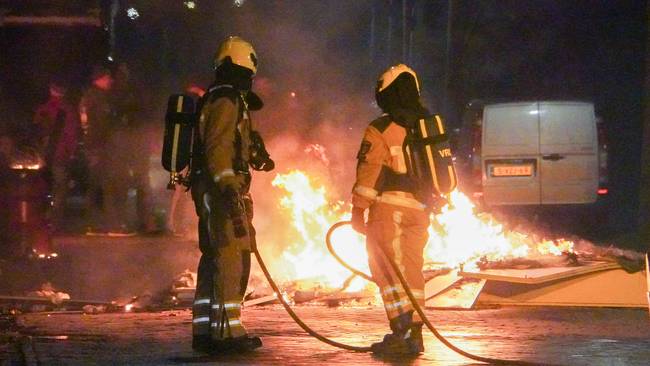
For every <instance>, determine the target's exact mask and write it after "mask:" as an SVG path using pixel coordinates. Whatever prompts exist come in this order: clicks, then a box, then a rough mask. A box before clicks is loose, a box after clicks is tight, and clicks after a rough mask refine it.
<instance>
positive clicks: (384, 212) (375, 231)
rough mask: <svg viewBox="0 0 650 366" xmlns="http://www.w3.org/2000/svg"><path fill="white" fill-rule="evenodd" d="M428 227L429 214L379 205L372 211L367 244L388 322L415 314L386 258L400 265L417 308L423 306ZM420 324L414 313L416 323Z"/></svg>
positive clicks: (373, 273)
mask: <svg viewBox="0 0 650 366" xmlns="http://www.w3.org/2000/svg"><path fill="white" fill-rule="evenodd" d="M428 226H429V213H428V212H427V211H424V210H421V209H416V208H411V207H402V206H397V205H392V204H388V203H384V202H376V203H374V204H373V205H372V206H371V207H370V212H369V216H368V227H367V241H366V247H367V250H368V263H369V267H370V272H371V274H372V277H373V279H374V280H375V282H376V283H377V286H378V287H379V291H380V293H381V297H382V300H383V302H384V308H385V309H386V315H387V316H388V320H389V321H391V320H394V319H397V318H398V317H400V315H402V314H407V313H409V312H411V313H413V312H414V308H413V304H412V303H411V301H410V300H409V298H408V296H407V295H406V291H405V290H404V287H403V286H402V284H401V283H400V280H399V278H398V277H397V275H396V274H395V272H394V271H393V267H392V266H391V264H390V263H388V262H387V259H386V254H388V256H389V257H390V259H392V260H393V261H394V262H395V263H396V264H397V266H398V268H399V269H400V271H401V272H402V274H403V276H404V278H405V279H406V282H407V284H408V286H409V288H410V289H411V291H412V292H413V295H414V296H415V298H416V299H417V300H418V304H419V305H420V306H424V276H423V274H422V266H423V264H424V258H423V255H424V253H423V252H424V247H425V245H426V243H427V239H428V237H429V234H428V231H427V228H428ZM382 248H383V249H382ZM384 252H385V253H386V254H384ZM421 321H422V320H421V319H420V317H419V315H418V314H417V313H414V314H413V322H421Z"/></svg>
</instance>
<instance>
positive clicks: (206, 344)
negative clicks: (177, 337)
mask: <svg viewBox="0 0 650 366" xmlns="http://www.w3.org/2000/svg"><path fill="white" fill-rule="evenodd" d="M192 349H193V350H195V351H197V352H204V353H209V352H211V351H212V337H210V335H209V334H208V335H195V336H192Z"/></svg>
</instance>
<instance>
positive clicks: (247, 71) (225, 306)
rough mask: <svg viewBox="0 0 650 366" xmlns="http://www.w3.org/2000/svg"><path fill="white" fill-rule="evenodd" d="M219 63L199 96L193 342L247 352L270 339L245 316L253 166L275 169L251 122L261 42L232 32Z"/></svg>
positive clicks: (194, 190)
mask: <svg viewBox="0 0 650 366" xmlns="http://www.w3.org/2000/svg"><path fill="white" fill-rule="evenodd" d="M214 69H215V81H214V83H213V84H212V85H211V86H210V88H209V89H208V90H207V92H206V93H205V94H204V95H203V97H202V98H201V99H200V100H199V103H198V111H197V113H198V115H199V118H198V127H197V128H195V134H196V135H195V142H194V151H193V157H192V160H193V161H192V186H191V189H192V199H193V200H194V203H195V207H196V211H197V215H198V216H199V246H200V249H201V254H202V255H201V259H200V262H199V267H198V283H197V286H196V295H195V298H194V304H193V307H192V335H193V337H192V348H193V349H195V350H197V351H201V352H208V353H219V352H227V351H235V352H245V351H249V350H253V349H255V348H257V347H260V346H261V345H262V342H261V340H260V338H258V337H253V336H249V335H248V333H247V332H246V329H245V328H244V326H243V324H242V322H241V319H240V316H241V304H242V300H243V297H244V293H245V291H246V285H247V283H248V276H249V273H250V263H251V250H252V249H253V248H254V246H255V229H254V228H253V226H252V224H251V220H252V216H253V210H252V200H251V197H250V193H249V187H250V182H251V174H250V169H249V166H251V167H253V168H254V169H256V170H270V169H272V168H273V161H272V160H270V157H269V156H268V153H266V151H265V150H264V151H263V152H260V151H259V145H260V143H261V140H259V139H258V137H259V135H258V134H257V133H256V132H255V131H253V130H252V126H251V120H250V111H251V110H257V109H260V108H261V107H262V102H261V100H260V99H259V98H257V96H256V95H255V94H253V92H252V91H251V86H252V80H253V76H254V75H255V73H256V72H257V56H256V54H255V51H254V49H253V47H252V46H251V44H250V43H248V42H246V41H244V40H243V39H241V38H239V37H234V36H233V37H229V38H227V39H226V40H225V41H224V42H223V43H221V45H220V46H219V48H218V50H217V53H216V55H215V59H214ZM262 150H263V144H262ZM260 159H261V161H260Z"/></svg>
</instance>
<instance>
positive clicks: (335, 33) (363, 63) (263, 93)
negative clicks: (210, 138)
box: [179, 0, 384, 253]
mask: <svg viewBox="0 0 650 366" xmlns="http://www.w3.org/2000/svg"><path fill="white" fill-rule="evenodd" d="M201 5H203V3H201V4H199V6H201ZM214 6H215V8H214V9H213V8H209V9H206V8H202V9H203V11H213V10H214V11H218V12H219V14H221V16H220V17H218V24H212V23H211V22H209V21H206V24H205V26H204V27H198V26H197V24H193V25H192V26H193V27H195V28H196V29H197V30H199V32H201V33H200V34H202V35H203V36H202V37H198V36H197V35H194V36H193V37H194V38H195V39H199V42H198V43H197V45H198V47H197V48H196V50H197V54H198V56H199V58H203V59H204V60H205V62H204V64H203V68H202V69H201V70H199V69H193V70H192V71H191V72H188V75H193V76H192V77H191V78H193V79H194V80H191V81H197V79H199V78H201V79H202V80H206V78H205V77H203V76H201V77H197V76H196V75H202V74H205V75H207V76H211V75H210V74H211V70H210V68H209V67H208V65H210V63H211V62H210V61H211V60H210V58H211V57H212V55H213V52H214V49H215V48H216V46H217V45H218V43H219V42H220V41H221V39H223V38H225V37H226V36H227V35H231V34H236V35H239V36H241V37H243V38H245V39H247V40H249V41H250V42H251V43H252V44H253V46H254V48H255V50H256V52H257V55H258V59H259V60H260V61H259V62H260V64H259V68H258V74H257V75H256V79H255V82H254V86H253V90H254V91H255V92H256V93H257V94H259V95H260V97H261V98H262V99H263V100H264V102H265V107H264V108H263V109H262V110H261V111H258V112H254V113H252V119H253V124H254V128H255V129H256V130H258V131H260V133H261V134H262V136H263V138H264V139H265V142H266V145H267V149H268V151H269V153H270V154H271V157H272V158H273V159H274V160H275V162H276V169H275V170H274V171H273V172H270V173H263V172H261V173H255V174H254V177H253V187H252V193H253V199H254V201H255V219H254V224H255V226H256V229H257V232H258V241H259V243H260V246H267V247H268V246H272V247H273V248H274V249H275V250H274V252H276V253H278V252H281V251H282V250H283V249H284V246H285V245H286V243H279V242H276V241H274V239H273V238H274V237H278V236H277V235H276V234H277V230H278V228H284V227H286V226H287V225H288V224H289V223H287V222H279V221H280V220H282V216H281V215H278V210H279V206H278V202H279V199H280V197H281V195H282V192H281V191H280V189H278V188H275V187H272V186H271V181H272V180H273V178H274V177H275V176H276V175H277V174H282V173H288V172H289V171H291V170H295V169H300V170H303V171H305V172H307V174H309V176H310V177H312V178H313V179H314V184H317V185H322V186H325V187H326V188H327V190H328V192H329V193H330V199H331V200H332V201H333V202H336V201H341V200H342V201H346V200H347V201H349V199H350V192H351V189H352V184H353V182H354V174H355V166H356V153H357V150H358V148H359V144H360V142H361V137H362V134H363V130H364V129H365V127H366V126H367V124H368V123H369V122H370V120H372V119H373V118H374V117H375V116H376V115H377V114H378V113H379V111H378V109H376V108H375V107H374V106H373V98H374V95H373V87H374V83H375V77H376V74H377V73H378V71H379V69H382V68H383V67H384V65H376V66H372V65H370V64H369V61H370V60H369V56H368V40H367V38H368V33H367V32H368V29H367V28H368V27H369V24H370V19H369V15H368V14H369V9H370V5H369V2H366V1H360V2H340V1H318V2H316V1H310V2H299V3H291V4H289V3H281V2H262V1H254V0H250V1H246V2H244V3H242V4H241V6H239V7H234V6H232V4H229V5H228V6H226V5H222V6H219V5H214ZM366 20H367V21H366ZM179 59H180V60H184V61H185V60H186V61H187V64H186V65H184V66H183V67H181V69H183V68H187V69H192V68H193V67H196V65H198V64H199V63H197V62H196V59H194V60H192V59H191V57H189V55H179ZM187 206H188V207H187V208H186V211H187V215H195V214H194V212H193V207H191V205H187Z"/></svg>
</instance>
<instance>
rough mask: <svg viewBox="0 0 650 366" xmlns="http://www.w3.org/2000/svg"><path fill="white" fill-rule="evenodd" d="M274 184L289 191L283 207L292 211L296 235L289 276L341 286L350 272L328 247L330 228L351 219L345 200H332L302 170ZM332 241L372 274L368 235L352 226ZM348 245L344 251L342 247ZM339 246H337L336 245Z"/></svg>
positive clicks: (287, 255)
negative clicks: (366, 246)
mask: <svg viewBox="0 0 650 366" xmlns="http://www.w3.org/2000/svg"><path fill="white" fill-rule="evenodd" d="M272 184H273V186H275V187H280V188H282V189H284V190H285V193H286V195H285V196H284V197H282V198H281V199H280V206H281V207H282V208H284V209H286V210H288V211H289V212H290V216H291V224H292V229H293V231H294V234H295V235H293V236H292V238H293V240H292V241H291V242H290V243H289V246H288V249H287V250H286V251H285V252H284V253H283V254H282V257H283V258H282V260H283V261H287V262H289V263H290V264H291V266H290V267H289V268H287V273H285V275H286V276H287V277H288V278H294V279H312V280H314V281H315V282H321V283H322V284H323V285H327V286H330V287H340V286H341V285H342V284H343V283H344V282H345V280H346V279H347V278H348V277H350V273H349V272H348V271H347V270H346V269H345V268H343V267H341V265H340V264H338V263H337V262H336V260H335V259H334V257H332V256H331V255H330V253H329V252H328V251H327V248H326V247H325V236H326V234H327V230H328V229H329V228H330V227H331V226H332V225H333V224H335V223H336V222H338V221H342V220H347V219H349V213H347V212H345V210H344V205H343V203H342V202H335V203H329V202H328V200H327V192H326V190H325V188H324V187H315V186H314V185H313V183H312V181H311V180H310V178H309V177H308V176H307V174H305V173H304V172H302V171H298V170H294V171H291V172H289V173H288V174H278V175H277V176H276V177H275V179H273V182H272ZM332 243H333V245H334V246H338V250H340V251H341V255H343V256H344V258H345V260H346V262H348V263H349V264H350V265H352V266H354V267H355V268H358V269H359V270H362V271H365V272H366V273H369V270H368V256H367V254H366V251H365V245H363V243H364V238H363V237H362V236H361V235H359V234H357V233H356V232H355V231H353V230H352V229H351V228H350V227H344V228H341V229H340V230H337V231H336V232H334V233H333V235H332ZM343 246H344V247H345V248H344V250H341V247H343ZM335 249H336V247H335ZM364 286H365V284H364V281H357V280H355V281H353V282H352V283H351V284H350V285H349V286H348V290H358V289H360V288H363V287H364Z"/></svg>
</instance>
